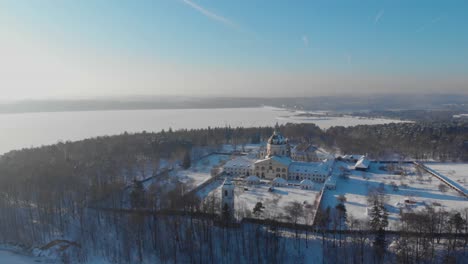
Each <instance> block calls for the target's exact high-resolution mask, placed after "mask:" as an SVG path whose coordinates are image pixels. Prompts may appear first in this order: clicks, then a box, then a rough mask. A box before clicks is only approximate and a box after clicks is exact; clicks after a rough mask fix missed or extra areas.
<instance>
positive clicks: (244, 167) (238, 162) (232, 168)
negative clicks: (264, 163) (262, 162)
mask: <svg viewBox="0 0 468 264" xmlns="http://www.w3.org/2000/svg"><path fill="white" fill-rule="evenodd" d="M254 168H255V165H254V160H251V159H249V158H247V157H244V156H241V157H236V158H234V159H232V160H230V161H228V162H226V164H224V166H223V170H224V172H225V173H226V174H228V175H231V176H249V175H252V174H253V172H254Z"/></svg>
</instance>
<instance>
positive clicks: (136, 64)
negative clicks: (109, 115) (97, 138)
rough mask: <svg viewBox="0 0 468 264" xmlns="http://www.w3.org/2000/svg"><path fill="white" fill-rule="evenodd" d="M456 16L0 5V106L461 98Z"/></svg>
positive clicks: (317, 8)
mask: <svg viewBox="0 0 468 264" xmlns="http://www.w3.org/2000/svg"><path fill="white" fill-rule="evenodd" d="M254 7H256V8H254ZM467 7H468V4H467V3H466V2H463V1H453V2H450V3H445V2H440V3H431V4H429V3H427V2H426V1H411V2H407V1H370V2H367V1H364V2H362V1H359V2H353V3H351V2H349V3H341V4H337V3H330V2H329V1H315V2H310V1H296V2H294V4H290V3H286V2H279V3H274V2H262V1H259V2H257V3H251V1H236V2H235V3H234V2H230V1H207V0H173V1H137V2H135V1H98V2H96V1H79V2H78V1H69V0H64V1H50V0H45V1H36V0H31V1H25V0H15V1H1V2H0V33H1V34H0V43H1V44H0V56H1V57H2V60H1V61H0V91H1V93H0V100H3V101H5V100H7V101H11V100H24V99H67V98H68V99H69V98H99V97H100V98H102V97H115V98H120V97H125V96H130V95H142V96H143V95H146V96H192V97H193V96H202V97H203V96H228V97H304V96H305V97H310V96H324V95H339V94H355V95H359V94H369V93H371V94H384V93H392V94H393V93H463V94H466V93H467V90H468V89H467V88H468V76H467V75H466V71H467V69H468V29H466V27H462V26H461V25H465V24H467V23H468V18H467V17H466V15H465V12H464V10H465V11H466V10H467ZM257 8H258V9H257Z"/></svg>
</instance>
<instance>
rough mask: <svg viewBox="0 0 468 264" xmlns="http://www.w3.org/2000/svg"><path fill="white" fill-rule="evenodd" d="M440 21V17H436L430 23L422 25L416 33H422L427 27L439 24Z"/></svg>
mask: <svg viewBox="0 0 468 264" xmlns="http://www.w3.org/2000/svg"><path fill="white" fill-rule="evenodd" d="M441 19H442V16H438V17H435V18H433V19H432V20H431V21H429V22H428V23H426V24H424V25H422V26H421V27H420V28H419V29H418V30H416V32H421V31H424V30H425V29H426V28H427V27H429V26H432V25H434V24H436V23H437V22H439V21H440V20H441Z"/></svg>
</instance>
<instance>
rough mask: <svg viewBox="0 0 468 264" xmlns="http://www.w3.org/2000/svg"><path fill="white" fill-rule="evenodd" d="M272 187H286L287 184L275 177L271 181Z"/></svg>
mask: <svg viewBox="0 0 468 264" xmlns="http://www.w3.org/2000/svg"><path fill="white" fill-rule="evenodd" d="M272 185H273V186H276V187H283V186H286V185H288V182H287V181H286V180H285V179H283V178H280V177H277V178H275V179H274V180H273V182H272Z"/></svg>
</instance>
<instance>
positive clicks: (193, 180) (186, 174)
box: [175, 154, 231, 188]
mask: <svg viewBox="0 0 468 264" xmlns="http://www.w3.org/2000/svg"><path fill="white" fill-rule="evenodd" d="M230 158H231V156H229V155H222V154H211V155H209V156H207V157H204V158H202V159H200V160H199V161H197V162H196V163H195V164H192V166H191V167H190V168H189V169H188V170H179V171H176V172H175V173H176V177H178V178H179V180H180V181H182V182H184V183H185V184H187V186H190V188H195V187H196V186H198V185H200V184H202V183H203V182H205V181H206V180H208V179H210V178H211V169H212V168H213V167H215V166H218V165H220V164H223V163H224V162H225V161H227V160H229V159H230Z"/></svg>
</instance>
